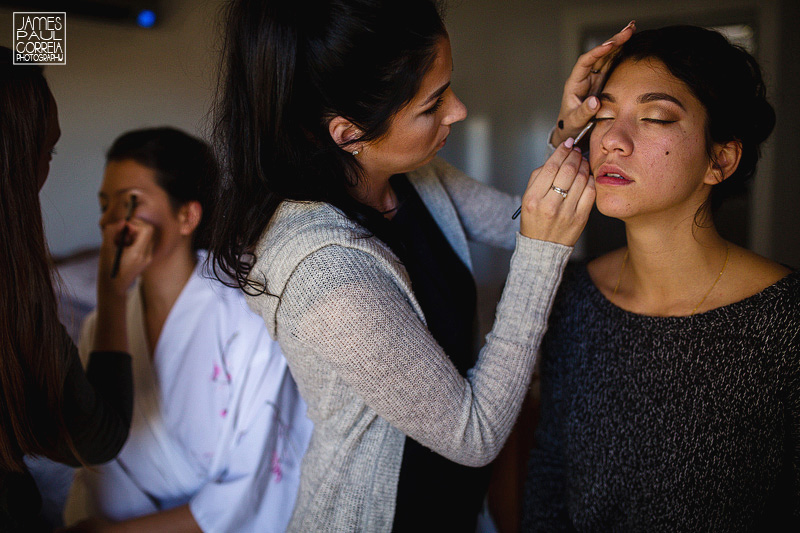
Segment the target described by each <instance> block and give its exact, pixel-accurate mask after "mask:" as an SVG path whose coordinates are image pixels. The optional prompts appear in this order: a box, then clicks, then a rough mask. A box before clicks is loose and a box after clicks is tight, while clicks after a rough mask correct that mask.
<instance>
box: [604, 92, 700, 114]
mask: <svg viewBox="0 0 800 533" xmlns="http://www.w3.org/2000/svg"><path fill="white" fill-rule="evenodd" d="M599 98H600V101H601V102H609V103H612V104H613V103H616V101H617V100H616V98H614V97H613V96H611V95H610V94H608V93H601V94H600V96H599ZM659 101H667V102H672V103H673V104H675V105H677V106H678V107H680V108H681V109H683V110H684V111H686V108H685V107H684V106H683V104H682V103H681V101H680V100H678V99H677V98H675V97H674V96H672V95H669V94H667V93H644V94H642V95H640V96H639V98H637V99H636V102H637V103H639V104H646V103H648V102H659Z"/></svg>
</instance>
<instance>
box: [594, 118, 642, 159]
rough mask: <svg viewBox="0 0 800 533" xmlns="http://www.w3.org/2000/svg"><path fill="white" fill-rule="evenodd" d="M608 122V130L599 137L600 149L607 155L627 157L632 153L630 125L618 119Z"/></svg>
mask: <svg viewBox="0 0 800 533" xmlns="http://www.w3.org/2000/svg"><path fill="white" fill-rule="evenodd" d="M609 122H610V124H609V126H608V128H607V129H606V130H605V131H604V132H603V133H602V136H601V137H600V148H601V149H602V151H603V153H606V154H609V153H612V152H616V153H618V154H620V155H629V154H630V153H631V152H633V136H632V134H631V127H632V126H631V124H629V123H628V122H627V121H625V120H621V119H619V118H617V119H615V120H611V121H609ZM595 133H597V132H595Z"/></svg>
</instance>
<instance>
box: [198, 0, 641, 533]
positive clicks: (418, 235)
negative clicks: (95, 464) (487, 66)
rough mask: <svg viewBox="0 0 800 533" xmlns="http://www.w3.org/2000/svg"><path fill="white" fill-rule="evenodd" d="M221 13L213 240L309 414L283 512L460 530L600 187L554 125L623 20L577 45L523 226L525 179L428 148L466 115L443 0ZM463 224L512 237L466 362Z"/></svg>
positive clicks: (490, 236)
mask: <svg viewBox="0 0 800 533" xmlns="http://www.w3.org/2000/svg"><path fill="white" fill-rule="evenodd" d="M227 31H228V34H227V42H226V47H225V58H226V60H225V65H224V69H223V70H224V77H223V79H222V82H221V84H220V86H221V87H223V92H222V94H220V95H219V108H218V134H219V136H220V140H221V143H220V144H221V145H222V149H223V152H224V156H225V161H226V162H227V165H228V168H227V176H226V179H225V180H223V181H221V183H220V185H219V187H218V188H217V195H216V196H217V198H218V199H219V201H220V209H219V210H218V211H217V212H218V213H219V214H220V216H219V217H217V218H216V219H215V221H214V223H213V224H212V226H213V228H214V236H213V237H212V247H211V248H212V252H213V255H214V258H215V260H216V266H217V267H218V269H219V270H221V271H223V272H226V273H228V274H230V275H231V277H233V278H234V279H235V280H237V282H238V286H240V287H241V288H242V289H244V290H245V292H247V293H248V295H249V302H250V305H251V307H252V308H253V309H255V310H256V311H257V312H258V313H259V314H261V316H262V317H263V318H264V320H265V322H266V324H267V326H268V328H269V329H270V332H271V333H272V335H273V337H274V338H275V339H276V340H277V341H278V342H279V343H280V344H281V348H282V349H283V351H284V354H285V355H286V358H287V360H288V362H289V366H290V367H291V369H292V374H293V376H294V377H295V379H296V380H297V383H298V387H299V389H300V392H301V394H302V395H303V397H304V398H305V400H306V402H307V403H308V406H309V410H308V412H309V417H310V418H311V419H312V420H313V422H314V433H313V435H312V438H311V444H310V445H309V449H308V452H307V453H306V455H305V457H304V459H303V465H302V473H301V480H300V490H299V494H298V499H297V504H296V507H295V509H294V513H293V516H292V520H291V522H290V524H289V528H288V529H289V530H290V531H303V532H305V531H389V530H395V531H474V530H475V525H476V517H477V515H478V511H479V510H480V508H481V504H482V501H483V497H484V495H485V492H486V484H487V482H488V478H487V470H486V469H485V468H476V467H484V466H485V465H487V464H488V463H490V462H491V461H492V460H493V459H494V457H495V456H496V454H497V453H498V452H499V451H500V449H501V448H502V446H503V444H504V442H505V440H506V437H507V436H508V433H509V431H510V430H511V428H512V426H513V424H514V421H515V418H516V416H517V413H518V412H519V408H520V404H521V401H522V399H523V397H524V395H525V391H526V390H527V387H528V383H529V380H530V375H531V372H532V368H533V357H534V353H535V351H536V346H537V345H538V342H539V339H540V338H541V335H542V333H543V328H544V325H545V319H546V316H547V313H548V310H549V307H550V302H551V299H552V296H553V295H554V293H555V288H556V286H557V284H558V282H559V279H560V276H561V271H562V268H563V265H564V263H565V262H566V259H567V257H568V255H569V253H570V251H571V245H572V244H574V242H575V240H576V239H577V237H578V235H579V234H580V232H581V230H582V228H583V225H584V224H585V220H586V217H587V216H588V210H589V209H590V208H591V204H592V203H593V199H594V192H593V185H592V184H591V182H590V180H589V179H588V162H586V161H585V160H582V158H581V155H580V153H579V152H578V151H576V150H575V149H573V146H572V144H573V143H572V140H571V139H567V135H574V134H575V133H577V132H578V131H579V130H580V126H581V124H580V118H579V117H580V116H581V115H586V113H587V111H588V110H590V109H591V105H590V104H591V102H586V103H585V104H584V102H585V99H586V95H587V93H588V91H589V90H590V86H591V80H589V76H590V71H591V69H592V68H593V65H594V63H595V62H597V63H598V64H600V63H603V62H604V61H605V60H607V59H608V56H609V52H610V51H611V50H613V49H614V48H615V43H619V42H622V41H624V40H625V38H627V37H629V36H630V34H631V33H632V29H631V28H626V29H625V30H623V32H621V34H618V35H617V36H616V37H615V38H614V39H615V41H612V42H609V43H608V44H606V45H603V46H600V47H597V48H596V49H594V50H592V51H591V52H590V53H588V54H587V55H585V56H583V57H582V58H581V60H580V62H579V65H578V66H576V70H575V71H574V80H573V83H571V84H569V85H568V89H567V92H569V93H570V95H571V96H573V98H571V99H569V100H570V102H576V103H577V105H574V106H573V107H572V108H571V111H570V112H569V113H566V115H565V117H564V122H565V127H564V128H563V129H560V130H559V132H558V133H559V134H560V136H561V138H559V139H557V142H559V143H560V144H559V147H558V148H557V149H556V150H555V153H554V154H553V156H552V157H551V158H550V160H549V162H548V164H546V165H545V166H544V167H543V168H542V169H541V170H540V171H537V172H534V174H533V176H532V177H531V180H530V183H529V185H528V189H527V190H526V192H525V195H524V197H523V199H522V206H523V207H522V219H521V224H520V225H519V226H517V225H516V222H514V221H512V220H511V217H510V215H511V213H513V212H514V210H515V209H516V208H517V207H518V206H519V205H520V199H519V198H514V197H512V196H510V195H506V194H503V193H500V192H497V191H494V190H492V189H489V188H487V187H485V186H482V185H480V184H479V183H477V182H475V181H473V180H471V179H469V178H467V177H466V176H464V175H463V174H461V173H460V172H458V171H457V170H455V169H454V168H452V167H451V166H449V165H448V164H446V163H445V162H443V161H441V160H439V159H436V157H435V156H436V153H437V152H438V151H439V150H440V149H441V148H442V147H443V146H444V144H445V141H446V139H447V136H448V134H449V132H450V128H451V127H452V126H453V125H454V124H455V123H457V122H459V121H461V120H463V119H464V118H465V116H466V109H465V108H464V105H463V104H462V103H461V101H460V100H459V99H458V98H457V97H456V95H455V93H454V90H453V88H452V87H451V85H450V77H451V72H452V69H453V62H452V58H451V54H450V41H449V38H448V35H447V31H446V30H445V27H444V24H443V22H442V19H441V17H440V15H439V12H438V10H437V6H436V4H435V2H433V1H431V0H329V1H315V2H305V1H300V2H285V1H282V0H281V1H277V0H267V1H264V0H239V1H235V2H232V3H231V5H230V9H229V14H228V24H227ZM583 82H588V83H583ZM581 87H582V91H581V90H580V88H581ZM596 88H599V87H596ZM573 92H574V94H573ZM592 114H593V112H590V113H588V116H584V118H583V119H582V120H583V123H584V124H585V122H586V120H587V119H588V118H589V116H591V115H592ZM567 123H568V124H571V126H567V125H566V124H567ZM561 141H564V142H561ZM552 187H558V188H559V189H569V193H568V194H567V195H566V198H564V197H562V195H561V194H560V193H558V192H557V191H556V190H554V189H552ZM468 239H471V240H476V241H481V242H484V243H487V244H493V245H495V246H502V247H507V248H514V247H516V252H515V255H514V257H513V259H512V261H511V273H510V275H509V278H508V281H507V284H506V288H505V291H504V294H503V297H502V301H501V303H500V304H499V307H498V311H497V319H496V322H495V325H494V329H493V331H492V333H491V334H490V335H489V336H488V337H487V341H486V344H485V346H484V347H483V349H482V351H481V353H480V354H479V355H478V358H477V362H476V361H475V357H474V354H473V353H472V341H471V339H472V338H473V329H472V328H473V323H474V322H473V319H474V313H475V287H474V281H473V278H472V274H471V272H470V258H469V250H468V247H467V240H468Z"/></svg>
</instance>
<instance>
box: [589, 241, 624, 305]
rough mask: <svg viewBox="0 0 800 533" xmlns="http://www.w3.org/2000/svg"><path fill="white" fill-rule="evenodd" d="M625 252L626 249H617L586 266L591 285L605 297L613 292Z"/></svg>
mask: <svg viewBox="0 0 800 533" xmlns="http://www.w3.org/2000/svg"><path fill="white" fill-rule="evenodd" d="M627 250H628V249H627V248H619V249H617V250H614V251H613V252H608V253H607V254H605V255H601V256H600V257H598V258H597V259H593V260H592V261H590V262H589V264H587V265H586V270H587V271H588V272H589V277H590V278H591V279H592V283H594V284H595V286H596V287H597V288H598V289H600V292H602V293H603V294H605V295H606V296H607V295H609V294H611V293H612V292H614V287H615V286H616V284H617V281H618V280H619V274H620V271H621V269H622V262H623V260H624V259H625V252H626V251H627Z"/></svg>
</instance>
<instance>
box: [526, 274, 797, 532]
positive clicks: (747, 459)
mask: <svg viewBox="0 0 800 533" xmlns="http://www.w3.org/2000/svg"><path fill="white" fill-rule="evenodd" d="M541 365H542V367H541V391H542V399H541V402H542V403H541V409H542V413H541V420H540V423H539V426H538V429H537V443H536V448H535V450H534V451H533V453H532V455H531V462H530V467H529V475H528V481H527V486H526V500H525V512H524V517H523V522H524V524H523V525H524V527H523V530H524V531H575V530H577V531H648V532H652V531H656V532H657V531H725V532H732V531H800V274H798V273H797V272H795V273H792V274H790V275H788V276H787V277H785V278H784V279H782V280H780V281H778V282H777V283H775V284H774V285H772V286H770V287H767V288H766V289H764V290H763V291H762V292H760V293H758V294H756V295H754V296H751V297H749V298H746V299H744V300H742V301H739V302H736V303H733V304H730V305H726V306H723V307H720V308H717V309H713V310H711V311H708V312H706V313H702V314H698V315H694V316H685V317H652V316H643V315H639V314H635V313H630V312H627V311H625V310H623V309H620V308H618V307H616V306H615V305H613V304H612V303H611V302H610V301H608V300H607V299H606V298H605V297H604V296H603V294H602V293H601V292H600V291H599V290H598V289H597V287H596V286H595V285H594V284H593V283H592V281H591V278H590V277H589V274H588V272H587V270H586V267H585V265H579V266H577V267H572V266H570V267H569V268H568V269H567V273H566V274H565V276H564V283H563V285H562V288H561V291H560V292H559V296H558V298H557V300H556V303H555V306H554V309H553V314H552V316H551V324H550V329H549V331H548V334H547V336H546V339H545V341H544V344H543V354H542V360H541Z"/></svg>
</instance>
